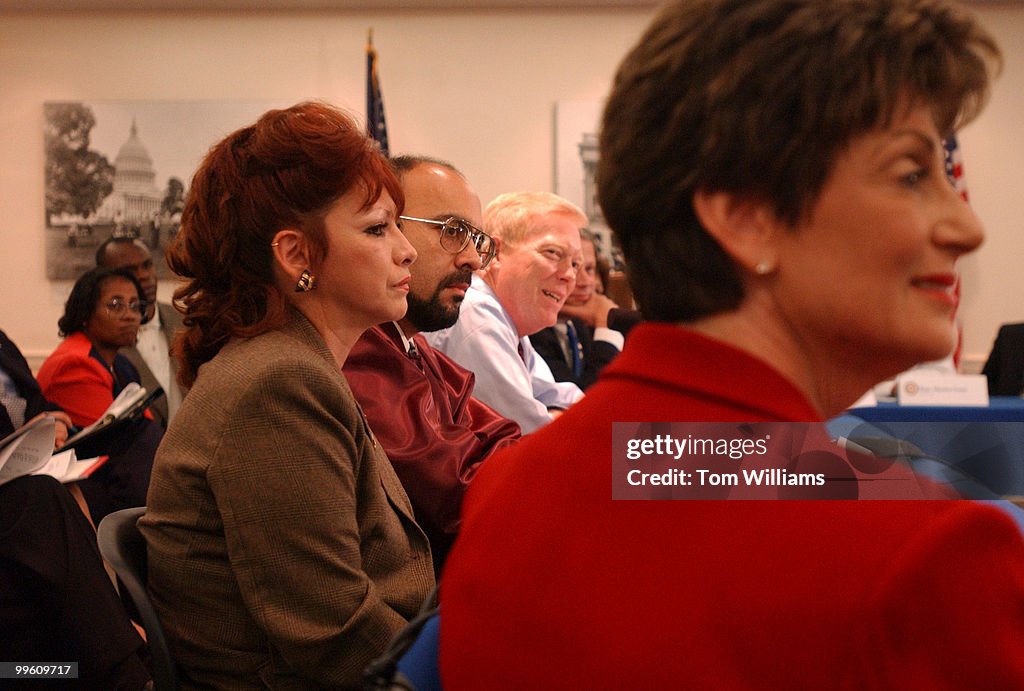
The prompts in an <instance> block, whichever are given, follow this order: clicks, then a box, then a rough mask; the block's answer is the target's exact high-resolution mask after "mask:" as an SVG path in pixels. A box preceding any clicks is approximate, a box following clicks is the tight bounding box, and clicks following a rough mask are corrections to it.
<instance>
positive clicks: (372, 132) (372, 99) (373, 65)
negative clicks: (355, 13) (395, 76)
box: [366, 28, 388, 156]
mask: <svg viewBox="0 0 1024 691" xmlns="http://www.w3.org/2000/svg"><path fill="white" fill-rule="evenodd" d="M366 134H367V136H369V137H370V138H371V139H373V140H374V141H376V142H377V144H378V145H379V146H380V150H381V152H382V153H383V154H384V155H385V156H387V155H388V126H387V122H386V121H385V119H384V97H383V96H382V95H381V90H380V78H379V77H378V75H377V51H376V50H375V49H374V47H373V28H370V29H369V30H368V32H367V34H366Z"/></svg>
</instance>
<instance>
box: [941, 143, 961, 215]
mask: <svg viewBox="0 0 1024 691" xmlns="http://www.w3.org/2000/svg"><path fill="white" fill-rule="evenodd" d="M942 149H943V154H944V158H945V164H946V177H947V178H949V182H950V184H951V185H953V189H955V190H956V191H957V193H958V194H959V195H960V196H961V197H962V198H963V200H964V201H967V181H966V180H965V179H964V160H963V156H962V155H961V154H960V145H959V144H957V141H956V135H955V134H953V135H950V136H949V137H946V139H944V140H943V141H942Z"/></svg>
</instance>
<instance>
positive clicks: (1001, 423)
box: [828, 396, 1024, 495]
mask: <svg viewBox="0 0 1024 691" xmlns="http://www.w3.org/2000/svg"><path fill="white" fill-rule="evenodd" d="M828 426H829V429H830V431H831V432H832V434H833V435H834V436H837V437H838V436H843V437H847V438H850V439H854V440H855V439H856V438H857V437H863V438H878V437H880V436H881V437H884V436H888V437H893V438H896V439H902V440H906V441H908V442H910V443H911V444H913V445H914V446H916V447H917V448H919V449H920V450H921V451H923V452H924V453H925V454H926V455H928V456H930V457H932V458H934V459H938V461H940V462H941V463H945V464H948V465H949V466H951V467H952V468H954V469H956V470H957V471H959V472H960V473H963V474H964V475H965V476H967V477H968V478H971V479H973V480H976V481H977V482H978V483H980V484H981V485H983V486H984V487H987V488H988V489H990V490H991V491H992V492H994V493H995V494H997V495H1024V399H1021V398H1018V397H1015V396H1014V397H1008V396H997V397H993V398H992V399H991V401H990V404H989V405H988V406H987V407H927V406H899V405H896V404H895V403H882V404H880V405H879V406H878V407H875V408H855V409H852V410H849V411H847V412H846V414H844V415H841V416H839V417H838V418H835V419H833V420H831V421H829V424H828Z"/></svg>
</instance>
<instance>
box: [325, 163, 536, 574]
mask: <svg viewBox="0 0 1024 691" xmlns="http://www.w3.org/2000/svg"><path fill="white" fill-rule="evenodd" d="M393 163H394V165H395V168H396V169H397V171H398V174H399V176H400V178H401V180H402V187H403V190H404V192H405V211H404V216H403V218H402V221H401V223H402V230H403V231H405V233H406V236H407V237H408V238H409V241H410V242H411V243H412V244H413V246H414V247H415V248H416V252H417V253H418V256H417V259H416V262H415V263H414V264H413V267H412V285H411V287H410V291H409V311H408V313H406V315H405V318H404V319H402V320H401V321H399V322H390V323H387V324H381V325H379V326H377V327H375V328H373V329H370V330H369V331H367V332H366V333H365V334H363V337H362V338H361V339H360V340H359V341H358V342H357V343H356V345H355V347H354V348H353V349H352V352H351V353H349V356H348V359H347V360H346V361H345V366H344V372H345V376H346V377H347V379H348V382H349V385H350V386H351V387H352V391H353V392H354V393H355V396H356V398H357V399H358V400H359V403H360V405H362V407H363V410H364V412H365V413H366V417H367V419H368V420H369V423H370V427H371V429H372V430H373V433H374V434H375V435H376V436H377V438H378V439H379V440H380V443H381V445H382V446H383V447H384V450H385V451H386V452H387V455H388V458H389V459H391V464H392V465H393V466H394V468H395V472H396V473H397V474H398V477H399V479H401V481H402V484H403V485H404V486H405V491H406V492H407V493H408V495H409V498H410V499H411V500H412V504H413V508H414V509H415V511H416V519H417V521H419V523H420V525H421V526H422V527H423V529H424V530H425V531H426V533H427V536H428V537H429V538H430V543H431V548H432V550H433V552H434V563H435V568H436V569H437V570H438V571H440V566H441V564H442V563H443V561H444V557H445V555H446V554H447V552H448V548H449V547H450V546H451V543H452V541H453V540H454V537H455V534H456V533H457V532H458V529H459V511H460V508H461V506H462V495H463V493H464V492H465V490H466V487H468V485H469V482H470V481H471V480H472V479H473V475H474V474H475V473H476V470H477V468H478V467H479V465H480V463H481V462H482V461H483V460H484V459H485V458H487V457H488V456H489V455H490V454H491V453H492V452H494V451H496V450H497V449H500V448H502V447H504V446H506V445H507V444H509V443H511V442H513V441H515V440H517V439H518V438H519V436H520V430H519V426H518V425H517V424H516V423H515V422H514V421H512V420H509V419H507V418H505V417H502V416H501V415H499V414H498V413H496V412H495V411H494V410H492V409H491V408H490V407H488V406H487V405H486V404H484V403H482V402H481V401H479V400H477V399H476V398H474V397H473V385H474V381H475V376H474V375H473V373H472V372H470V371H468V370H466V369H463V368H462V367H460V366H459V365H458V364H456V363H455V362H454V361H453V360H451V359H450V358H449V357H447V356H446V355H445V354H444V353H442V352H440V351H437V350H434V349H433V348H431V347H430V345H429V344H428V343H427V341H426V339H424V338H423V336H421V335H419V333H420V332H421V331H436V330H439V329H445V328H448V327H449V326H452V325H453V324H454V323H455V321H456V320H457V319H458V317H459V306H460V304H461V303H462V299H463V298H464V297H465V294H466V290H467V289H468V288H469V282H470V277H471V276H472V273H473V271H475V270H477V269H479V268H481V266H482V264H484V263H485V262H484V260H485V259H486V258H487V253H486V251H483V255H484V256H481V250H485V249H486V247H487V246H488V243H489V242H490V239H489V238H487V237H486V236H483V237H481V236H480V234H479V226H480V218H481V216H482V213H481V207H480V200H479V198H478V197H477V195H476V193H475V192H474V191H473V189H472V188H471V187H470V186H469V183H468V182H467V181H466V179H465V178H464V177H463V176H462V174H461V173H460V172H459V171H457V170H456V169H455V168H454V167H453V166H451V164H449V163H445V162H443V161H437V160H434V159H429V158H425V157H411V156H403V157H398V158H396V159H394V161H393ZM449 219H454V220H455V221H456V222H463V223H468V224H469V225H468V226H463V227H462V231H466V230H467V229H468V231H469V232H468V234H467V235H466V237H468V241H467V243H466V244H465V246H463V247H462V249H461V250H459V251H458V252H453V251H451V250H450V249H447V248H446V247H444V246H442V243H441V242H440V241H439V238H441V237H442V234H445V233H448V234H449V237H447V238H445V243H446V244H447V245H448V246H449V247H452V246H457V245H458V244H460V243H458V242H455V241H454V240H453V238H456V239H457V237H458V232H459V231H458V229H457V226H456V225H452V224H451V223H449V225H448V226H445V222H446V221H449Z"/></svg>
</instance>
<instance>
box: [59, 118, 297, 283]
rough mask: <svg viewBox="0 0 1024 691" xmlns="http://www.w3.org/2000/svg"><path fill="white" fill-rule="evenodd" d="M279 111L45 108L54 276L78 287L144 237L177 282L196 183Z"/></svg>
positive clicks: (164, 275) (164, 273)
mask: <svg viewBox="0 0 1024 691" xmlns="http://www.w3.org/2000/svg"><path fill="white" fill-rule="evenodd" d="M286 105H288V104H286V103H281V102H272V101H73V102H48V103H44V104H43V115H44V145H45V147H46V158H45V182H46V207H45V208H46V222H45V234H46V275H47V278H49V279H51V280H74V279H76V278H77V277H78V276H80V275H81V274H82V273H83V272H85V271H87V270H88V269H91V268H92V267H93V266H95V253H96V248H97V246H98V245H99V244H100V243H101V242H103V241H104V240H106V239H107V238H108V237H111V236H112V235H120V236H127V237H135V238H138V239H140V240H141V241H142V242H144V243H145V244H146V245H147V246H148V247H149V249H150V251H151V252H152V254H153V260H154V264H155V265H156V267H157V271H158V276H159V277H160V278H161V279H171V278H173V276H171V275H170V271H169V270H168V268H167V263H166V262H165V261H164V250H165V248H166V247H167V246H168V245H169V244H170V242H171V241H172V240H173V239H174V236H175V234H176V233H177V231H178V226H179V224H180V221H181V209H182V205H183V202H184V199H185V194H186V193H187V192H188V186H189V184H190V181H191V179H192V174H193V172H194V171H195V169H196V167H198V165H199V162H200V161H201V160H202V158H203V156H204V155H205V154H206V152H207V150H209V148H210V146H211V145H213V144H214V143H215V142H217V141H218V140H220V139H221V138H222V137H224V136H225V135H226V134H228V133H230V132H232V131H234V130H236V129H238V128H239V127H243V126H245V125H247V124H249V123H251V122H253V121H254V120H255V119H256V118H257V117H258V116H259V115H260V114H261V113H263V112H264V111H266V110H269V109H270V108H275V107H282V106H286Z"/></svg>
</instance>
